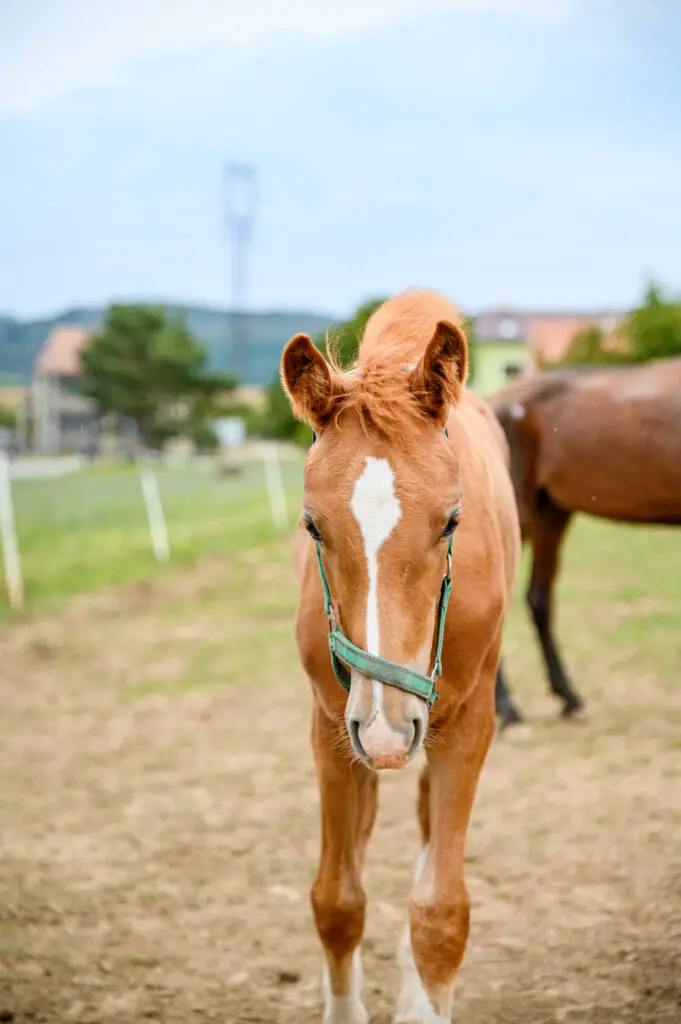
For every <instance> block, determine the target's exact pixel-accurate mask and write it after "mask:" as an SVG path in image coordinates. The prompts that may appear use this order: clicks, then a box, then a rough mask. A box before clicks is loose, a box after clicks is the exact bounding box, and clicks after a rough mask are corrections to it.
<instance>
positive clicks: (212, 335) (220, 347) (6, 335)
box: [0, 303, 333, 384]
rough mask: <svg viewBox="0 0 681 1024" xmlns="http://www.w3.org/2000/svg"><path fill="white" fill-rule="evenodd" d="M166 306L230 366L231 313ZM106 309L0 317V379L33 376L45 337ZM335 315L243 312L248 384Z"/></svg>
mask: <svg viewBox="0 0 681 1024" xmlns="http://www.w3.org/2000/svg"><path fill="white" fill-rule="evenodd" d="M159 305H165V307H166V309H167V310H168V311H169V312H178V313H179V312H184V313H185V314H186V316H187V323H188V325H189V328H190V330H191V331H192V333H193V334H194V335H195V336H196V337H197V338H199V339H200V340H201V341H202V342H203V343H204V344H205V345H206V347H207V349H208V351H209V354H210V361H211V364H212V366H213V367H214V368H216V369H221V370H232V369H233V367H232V365H231V361H230V356H231V353H230V345H229V339H230V317H229V313H228V312H227V311H225V310H219V309H212V308H210V307H208V306H178V305H174V304H167V303H159ZM103 316H104V309H103V308H95V307H92V308H82V309H77V308H74V309H69V310H65V311H64V312H63V313H60V314H58V315H57V316H54V317H50V318H48V319H42V320H23V321H22V320H16V319H14V318H12V317H7V316H0V382H4V383H13V384H22V383H26V382H28V380H29V379H30V377H31V372H32V367H33V360H34V359H35V357H36V355H37V354H38V351H39V349H40V346H41V345H42V344H43V342H44V341H45V338H46V337H47V335H48V334H49V333H50V331H51V330H52V329H53V327H56V326H57V325H58V324H86V325H88V326H89V325H92V326H95V327H98V326H99V325H100V324H101V323H102V319H103ZM332 322H333V317H331V316H324V315H323V314H318V313H310V312H308V311H301V312H295V311H293V312H289V311H286V312H277V311H272V312H252V313H246V314H244V323H245V326H246V328H247V330H248V337H249V346H248V372H247V373H246V375H245V380H246V383H249V384H267V383H269V381H271V380H272V378H273V377H274V375H275V374H276V372H277V369H278V366H279V359H280V356H281V350H282V348H283V346H284V345H285V344H286V342H287V341H288V339H289V338H290V337H291V336H292V335H293V334H297V333H298V332H299V331H304V332H305V333H307V334H310V335H311V336H312V337H315V335H317V334H319V333H320V332H321V331H324V330H325V329H326V328H327V327H328V326H329V325H330V324H331V323H332Z"/></svg>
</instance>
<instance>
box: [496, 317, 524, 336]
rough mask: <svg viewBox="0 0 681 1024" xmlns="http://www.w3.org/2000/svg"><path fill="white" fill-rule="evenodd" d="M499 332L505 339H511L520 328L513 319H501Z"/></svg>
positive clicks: (518, 332) (517, 333)
mask: <svg viewBox="0 0 681 1024" xmlns="http://www.w3.org/2000/svg"><path fill="white" fill-rule="evenodd" d="M499 334H500V336H501V337H502V338H504V339H505V340H506V341H512V340H513V338H517V337H518V335H519V334H520V328H519V327H518V324H517V323H516V321H515V320H502V321H501V323H500V324H499Z"/></svg>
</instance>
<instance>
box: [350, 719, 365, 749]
mask: <svg viewBox="0 0 681 1024" xmlns="http://www.w3.org/2000/svg"><path fill="white" fill-rule="evenodd" d="M359 728H360V723H359V722H358V721H357V719H356V718H350V719H348V732H349V733H350V742H351V743H352V745H353V747H354V748H355V750H356V752H357V753H358V754H360V753H364V748H363V747H362V744H361V742H360V739H359Z"/></svg>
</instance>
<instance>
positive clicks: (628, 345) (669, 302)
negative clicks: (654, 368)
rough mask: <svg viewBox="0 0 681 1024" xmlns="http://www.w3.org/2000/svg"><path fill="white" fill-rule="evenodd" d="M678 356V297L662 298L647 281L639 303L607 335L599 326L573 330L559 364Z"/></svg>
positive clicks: (680, 330)
mask: <svg viewBox="0 0 681 1024" xmlns="http://www.w3.org/2000/svg"><path fill="white" fill-rule="evenodd" d="M675 355H681V300H679V299H673V298H670V297H665V296H664V294H663V292H662V289H661V288H660V286H659V285H657V284H655V283H650V284H649V285H648V286H647V288H646V290H645V293H644V295H643V301H642V302H641V304H640V306H637V307H636V308H635V309H633V310H632V311H631V312H630V313H629V315H628V316H627V317H626V318H625V319H624V321H623V322H622V323H621V324H620V325H619V327H617V329H616V330H615V331H614V332H613V334H612V336H610V337H608V336H607V335H605V334H604V333H603V331H602V330H601V329H600V327H597V326H595V325H594V326H592V327H586V328H583V329H582V330H581V331H577V333H576V334H575V336H574V337H573V339H572V341H571V342H570V346H569V348H568V350H567V353H566V355H565V358H564V359H563V364H565V365H570V366H580V365H581V366H585V365H607V364H614V363H646V362H648V361H649V360H651V359H664V358H667V357H669V356H675Z"/></svg>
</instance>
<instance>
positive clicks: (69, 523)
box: [0, 462, 681, 704]
mask: <svg viewBox="0 0 681 1024" xmlns="http://www.w3.org/2000/svg"><path fill="white" fill-rule="evenodd" d="M282 470H283V473H284V480H285V488H286V493H287V501H288V509H289V516H290V526H289V528H288V529H286V528H284V529H282V528H277V527H275V525H274V524H273V522H272V519H271V515H270V509H269V504H268V499H267V491H266V484H265V476H264V470H263V466H262V465H261V464H253V465H250V466H249V467H247V468H246V469H245V470H244V471H243V473H242V474H240V475H236V476H223V477H220V476H218V475H217V474H216V473H215V472H214V471H213V470H209V469H205V468H204V469H198V468H196V469H176V468H162V469H159V470H158V478H159V484H160V491H161V496H162V500H163V504H164V509H165V513H166V517H167V522H168V529H169V535H170V545H171V558H170V562H169V563H167V564H165V565H159V564H158V563H157V562H156V561H155V559H154V557H153V553H152V550H151V543H150V537H149V530H148V526H147V520H146V513H145V508H144V503H143V499H142V493H141V488H140V481H139V476H138V474H137V471H136V469H135V468H133V467H129V468H128V467H125V468H118V469H115V470H112V469H103V468H102V469H88V470H86V471H84V472H82V473H79V474H74V475H71V476H65V477H62V478H57V479H55V478H52V479H42V480H18V481H16V482H15V484H14V500H15V514H16V522H17V529H18V535H19V543H20V547H21V555H22V564H23V570H24V577H25V584H26V594H27V605H28V608H27V611H28V613H29V614H30V613H32V612H34V611H40V610H41V609H54V608H57V607H59V606H60V605H63V604H65V603H66V602H67V601H68V599H70V598H71V597H74V596H75V595H78V594H81V593H85V592H89V591H95V590H97V589H99V588H101V587H105V586H108V585H111V584H117V583H125V582H133V581H141V580H145V581H146V580H150V581H153V580H154V579H163V580H167V581H168V584H169V586H168V588H167V599H166V600H164V602H163V604H162V607H160V608H159V614H160V615H162V616H163V618H164V620H165V621H166V622H168V623H169V625H172V624H173V623H174V622H180V621H187V620H191V619H192V618H194V619H197V617H198V618H199V619H201V620H202V621H203V620H205V622H206V626H205V630H204V632H203V638H198V637H197V639H196V642H194V643H192V644H189V645H187V644H185V645H184V647H183V652H184V654H183V663H184V669H183V670H182V672H181V673H180V674H179V677H178V679H177V684H178V685H179V686H180V687H181V688H184V687H186V686H189V687H193V686H201V685H204V684H209V683H210V681H211V679H214V680H215V681H218V680H223V681H224V680H226V679H228V678H229V679H232V678H233V679H234V680H235V681H237V680H238V679H239V678H241V677H242V676H243V675H244V673H245V674H246V675H248V674H249V673H251V672H253V671H255V670H256V668H255V667H256V666H258V669H257V670H258V673H259V674H260V673H266V672H267V670H268V666H271V667H272V670H273V671H276V666H277V665H279V664H284V663H285V664H287V665H289V666H290V663H291V659H294V660H295V658H296V654H295V646H294V642H293V631H292V622H293V614H294V609H295V593H294V585H293V581H292V575H291V572H290V566H291V541H290V533H291V530H292V528H293V524H294V522H295V521H296V518H297V515H298V511H299V508H300V493H301V483H302V465H301V464H300V463H294V464H287V463H285V462H284V463H282ZM211 556H216V563H215V564H217V563H218V562H219V565H220V571H219V572H212V573H211V566H212V565H213V564H214V563H212V562H211ZM194 563H198V565H199V567H200V566H204V568H203V569H200V568H199V569H197V572H198V573H199V576H198V577H197V580H199V582H198V583H197V584H196V586H195V587H193V588H192V587H189V586H188V587H185V588H184V589H183V590H182V592H181V593H179V592H178V594H177V595H175V596H173V591H172V586H171V584H172V582H173V580H181V579H182V578H183V574H184V573H185V572H186V570H187V568H188V567H189V566H190V565H192V564H194ZM223 567H224V570H223ZM528 570H529V565H528V558H527V553H525V555H524V557H523V562H522V567H521V572H520V575H519V580H518V587H517V593H516V597H515V600H514V602H513V606H512V608H511V611H510V615H509V617H508V620H507V627H506V632H505V638H504V655H505V658H506V663H507V669H508V675H509V682H510V685H511V686H512V688H513V689H514V690H515V691H516V692H517V693H518V695H519V697H520V698H521V701H522V700H525V699H530V698H531V697H533V696H536V695H537V694H539V693H540V694H541V695H542V699H543V695H544V693H545V684H544V682H543V679H544V670H543V666H542V664H541V662H540V658H539V652H538V646H537V643H536V640H535V637H534V632H533V629H532V627H531V624H530V622H529V616H528V614H527V610H526V607H525V602H524V597H523V595H524V591H525V589H526V585H527V578H528ZM202 573H203V575H201V574H202ZM454 586H455V587H456V579H455V581H454ZM165 592H166V588H165V586H164V587H163V588H161V591H160V593H162V594H163V593H165ZM9 614H10V613H9V610H8V607H7V600H6V597H5V595H4V592H3V595H2V603H1V604H0V615H2V616H3V617H5V618H7V617H8V616H9ZM556 626H557V635H558V638H559V642H560V645H561V648H562V650H563V653H564V655H565V658H566V662H567V666H568V669H569V671H570V673H571V675H572V676H573V678H574V680H575V683H576V684H577V686H578V688H579V689H582V690H586V693H585V696H587V698H588V697H589V695H591V696H593V695H594V691H597V692H599V693H603V694H605V693H606V692H608V693H611V692H612V689H613V682H612V680H613V678H617V679H620V680H621V679H628V680H629V682H630V687H631V688H633V691H632V692H634V693H635V692H636V686H637V682H636V681H637V679H640V680H641V686H642V687H644V684H645V681H646V680H648V681H650V680H651V679H652V678H653V677H654V678H655V680H656V682H657V683H659V684H660V683H661V684H662V685H663V686H664V687H665V688H667V687H668V688H670V689H673V690H675V689H676V688H677V687H678V682H677V677H678V673H679V669H680V668H681V630H680V626H681V530H675V529H673V528H652V527H629V526H621V525H616V524H612V523H607V522H604V521H601V520H596V519H588V518H586V517H578V518H577V519H576V520H575V522H574V523H573V524H572V525H571V528H570V530H569V532H568V535H567V540H566V543H565V546H564V550H563V566H562V571H561V573H560V576H559V582H558V588H557V596H556ZM228 637H229V642H228V643H227V644H225V641H226V640H227V638H228ZM164 644H166V645H167V644H168V636H166V637H165V638H164ZM171 647H172V643H171ZM185 656H186V657H185ZM263 678H264V677H263ZM584 680H588V681H587V683H586V684H584ZM140 682H141V683H142V690H144V689H145V687H146V686H147V685H150V686H152V688H153V686H154V685H155V684H154V683H153V681H147V682H144V681H142V680H140ZM167 682H168V680H166V681H165V682H164V683H161V684H160V685H167ZM628 692H629V691H628ZM627 702H628V703H629V704H630V703H631V701H630V699H629V697H628V698H627Z"/></svg>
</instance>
